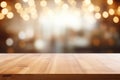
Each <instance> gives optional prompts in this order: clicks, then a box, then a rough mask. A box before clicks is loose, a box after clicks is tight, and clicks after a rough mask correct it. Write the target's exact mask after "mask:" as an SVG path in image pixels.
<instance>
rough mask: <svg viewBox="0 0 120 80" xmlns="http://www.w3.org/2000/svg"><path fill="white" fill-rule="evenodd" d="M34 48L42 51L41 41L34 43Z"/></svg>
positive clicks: (43, 44) (43, 46) (42, 44)
mask: <svg viewBox="0 0 120 80" xmlns="http://www.w3.org/2000/svg"><path fill="white" fill-rule="evenodd" d="M34 46H35V48H36V49H38V50H43V49H44V48H45V43H44V41H43V40H40V39H38V40H36V41H35V43H34Z"/></svg>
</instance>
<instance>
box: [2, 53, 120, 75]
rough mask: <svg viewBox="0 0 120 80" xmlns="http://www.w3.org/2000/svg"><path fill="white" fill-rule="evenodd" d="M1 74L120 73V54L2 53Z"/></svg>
mask: <svg viewBox="0 0 120 80" xmlns="http://www.w3.org/2000/svg"><path fill="white" fill-rule="evenodd" d="M0 74H120V54H0Z"/></svg>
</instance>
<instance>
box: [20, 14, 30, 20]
mask: <svg viewBox="0 0 120 80" xmlns="http://www.w3.org/2000/svg"><path fill="white" fill-rule="evenodd" d="M21 16H22V18H23V20H25V21H28V20H29V19H30V17H29V15H28V14H22V15H21Z"/></svg>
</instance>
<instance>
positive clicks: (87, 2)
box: [83, 0, 91, 5]
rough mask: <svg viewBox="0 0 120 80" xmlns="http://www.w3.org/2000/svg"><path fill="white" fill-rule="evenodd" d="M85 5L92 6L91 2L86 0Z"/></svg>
mask: <svg viewBox="0 0 120 80" xmlns="http://www.w3.org/2000/svg"><path fill="white" fill-rule="evenodd" d="M83 4H84V5H89V4H91V0H84V2H83Z"/></svg>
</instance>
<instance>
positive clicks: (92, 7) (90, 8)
mask: <svg viewBox="0 0 120 80" xmlns="http://www.w3.org/2000/svg"><path fill="white" fill-rule="evenodd" d="M88 10H89V11H90V12H93V11H94V10H95V8H94V5H93V4H91V5H90V6H89V7H88Z"/></svg>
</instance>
